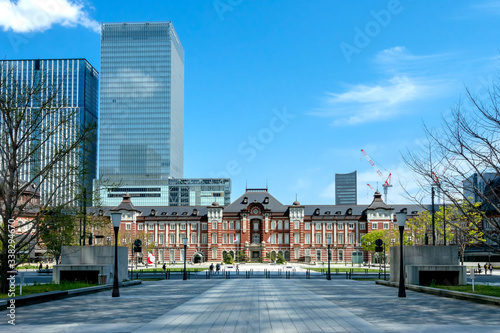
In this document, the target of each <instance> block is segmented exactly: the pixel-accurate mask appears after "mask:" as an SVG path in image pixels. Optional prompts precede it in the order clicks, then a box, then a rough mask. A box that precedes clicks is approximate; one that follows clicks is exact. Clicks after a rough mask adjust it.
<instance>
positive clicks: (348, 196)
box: [335, 171, 358, 205]
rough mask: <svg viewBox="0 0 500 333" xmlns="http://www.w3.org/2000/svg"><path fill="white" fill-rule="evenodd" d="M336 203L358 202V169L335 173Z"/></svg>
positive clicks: (355, 203)
mask: <svg viewBox="0 0 500 333" xmlns="http://www.w3.org/2000/svg"><path fill="white" fill-rule="evenodd" d="M335 204H336V205H357V204H358V187H357V171H354V172H351V173H336V174H335Z"/></svg>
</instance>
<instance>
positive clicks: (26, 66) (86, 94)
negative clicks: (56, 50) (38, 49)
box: [0, 59, 99, 204]
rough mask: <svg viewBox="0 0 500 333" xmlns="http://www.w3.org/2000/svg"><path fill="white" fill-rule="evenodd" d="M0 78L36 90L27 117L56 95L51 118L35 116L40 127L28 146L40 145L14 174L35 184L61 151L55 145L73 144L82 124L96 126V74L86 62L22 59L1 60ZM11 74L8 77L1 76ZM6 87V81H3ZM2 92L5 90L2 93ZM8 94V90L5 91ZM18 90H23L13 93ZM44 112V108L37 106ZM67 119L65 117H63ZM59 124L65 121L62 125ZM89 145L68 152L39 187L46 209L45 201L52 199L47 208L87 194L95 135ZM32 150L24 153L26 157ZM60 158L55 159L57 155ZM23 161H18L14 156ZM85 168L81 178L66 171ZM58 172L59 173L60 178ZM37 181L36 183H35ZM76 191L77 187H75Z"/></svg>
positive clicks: (92, 173) (92, 170)
mask: <svg viewBox="0 0 500 333" xmlns="http://www.w3.org/2000/svg"><path fill="white" fill-rule="evenodd" d="M0 62H1V67H0V69H1V72H2V73H1V75H2V77H3V78H4V79H7V80H8V78H9V77H10V78H15V81H16V84H18V85H19V86H25V87H31V88H28V89H35V88H34V87H39V89H40V91H39V93H38V96H32V97H31V98H30V99H31V100H30V101H27V102H29V104H28V109H31V116H32V117H35V116H34V114H36V112H33V110H36V109H37V108H38V107H40V104H41V103H44V104H45V103H47V98H50V96H57V97H56V98H54V100H52V101H51V102H50V103H55V104H52V105H54V109H56V110H57V112H56V113H53V114H52V113H51V114H47V113H46V114H44V115H40V116H39V117H40V119H41V120H40V122H41V126H40V128H38V129H37V130H36V131H33V133H32V134H31V135H30V142H26V143H25V144H26V145H27V147H33V146H34V145H35V146H36V145H37V144H40V143H42V144H41V145H40V148H39V149H38V150H37V151H36V154H35V155H32V156H30V162H29V163H21V165H20V167H21V168H22V170H19V173H20V178H21V179H22V180H29V179H34V177H35V175H36V172H38V171H37V170H40V169H41V168H44V167H45V166H47V165H49V164H50V163H53V162H54V161H53V159H54V156H57V153H55V152H56V151H57V150H58V149H60V148H61V141H60V140H65V139H68V140H73V139H74V138H75V137H77V136H78V133H79V132H78V131H79V130H80V129H81V128H82V127H83V126H84V125H91V126H95V125H97V93H98V91H97V88H98V80H99V73H98V72H97V71H96V70H95V69H94V67H92V65H90V64H89V62H88V61H87V60H85V59H29V60H28V59H27V60H2V61H0ZM10 71H12V74H10V75H9V74H6V73H8V72H10ZM5 83H6V84H7V85H8V84H9V82H5ZM3 89H5V87H4V88H3ZM8 89H10V88H8ZM17 89H20V90H22V88H17ZM41 109H42V110H44V112H45V110H48V109H49V108H48V107H46V106H45V107H42V108H41ZM66 115H69V117H68V118H66ZM63 119H64V120H63ZM92 134H93V135H92V137H91V139H90V141H89V142H85V143H84V144H82V146H81V148H79V149H77V150H78V151H77V150H74V151H71V152H70V153H68V154H67V155H65V157H64V159H62V160H61V161H59V162H58V163H57V164H56V165H55V166H54V167H53V168H51V172H50V174H49V175H48V176H47V177H44V181H43V182H42V184H41V188H40V196H41V202H42V204H47V202H48V197H49V196H54V198H56V199H55V200H50V204H56V203H63V202H68V201H71V200H74V199H75V196H76V195H77V194H79V193H81V190H82V188H85V189H86V190H87V193H90V192H91V190H92V179H94V178H95V176H96V162H97V135H96V134H94V133H92ZM30 149H32V148H27V149H26V150H25V151H24V152H25V153H26V152H27V151H29V150H30ZM59 156H60V155H59ZM18 158H19V159H22V157H18ZM74 168H81V169H83V168H84V169H85V172H86V174H85V179H82V178H81V177H79V176H77V174H76V172H72V171H68V170H69V169H74ZM57 170H64V171H62V172H61V173H59V172H58V171H57ZM39 180H40V178H36V179H35V181H34V183H37V181H39ZM77 187H78V188H77Z"/></svg>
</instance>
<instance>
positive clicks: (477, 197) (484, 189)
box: [463, 172, 500, 202]
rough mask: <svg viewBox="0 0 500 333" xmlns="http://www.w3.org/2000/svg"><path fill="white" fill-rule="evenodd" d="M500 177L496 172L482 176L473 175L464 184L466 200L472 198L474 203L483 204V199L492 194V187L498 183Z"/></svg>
mask: <svg viewBox="0 0 500 333" xmlns="http://www.w3.org/2000/svg"><path fill="white" fill-rule="evenodd" d="M499 179H500V177H499V176H498V175H497V174H496V173H494V172H485V173H483V174H482V175H481V174H478V173H474V174H472V175H471V176H470V177H469V178H467V179H466V180H465V181H464V182H463V190H464V197H465V198H472V201H473V202H483V199H482V197H483V196H484V195H486V194H487V193H489V192H491V188H490V186H491V185H492V184H493V183H495V184H496V182H495V181H498V180H499Z"/></svg>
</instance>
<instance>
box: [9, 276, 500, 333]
mask: <svg viewBox="0 0 500 333" xmlns="http://www.w3.org/2000/svg"><path fill="white" fill-rule="evenodd" d="M397 292H398V290H397V288H390V287H385V286H379V285H375V283H374V282H373V281H355V280H331V281H327V280H305V279H302V280H299V279H296V280H294V279H291V280H285V279H278V278H275V279H248V280H247V279H238V280H187V281H182V280H163V281H154V282H144V284H143V285H139V286H133V287H128V288H122V289H121V290H120V294H121V297H119V298H112V297H111V292H110V291H106V292H101V293H97V294H91V295H85V296H79V297H74V298H69V299H63V300H58V301H53V302H50V303H42V304H36V305H30V306H26V307H22V308H18V309H17V310H16V326H10V325H8V324H7V316H6V314H7V313H6V312H4V311H3V312H0V315H1V317H3V318H4V319H3V322H1V323H0V331H2V332H3V331H5V332H30V333H34V332H36V333H39V332H40V333H43V332H71V333H78V332H85V333H91V332H145V333H148V332H196V333H201V332H437V331H448V332H500V316H499V314H500V307H497V306H490V305H482V304H475V303H470V302H466V301H460V300H455V299H448V298H441V297H437V296H433V295H427V294H421V293H416V292H411V291H408V292H407V297H406V298H398V297H397ZM2 313H3V314H2Z"/></svg>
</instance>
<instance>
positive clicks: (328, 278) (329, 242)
mask: <svg viewBox="0 0 500 333" xmlns="http://www.w3.org/2000/svg"><path fill="white" fill-rule="evenodd" d="M326 241H327V244H328V275H327V276H326V279H327V280H331V279H332V275H331V273H330V257H331V254H330V245H332V239H331V238H327V239H326Z"/></svg>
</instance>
